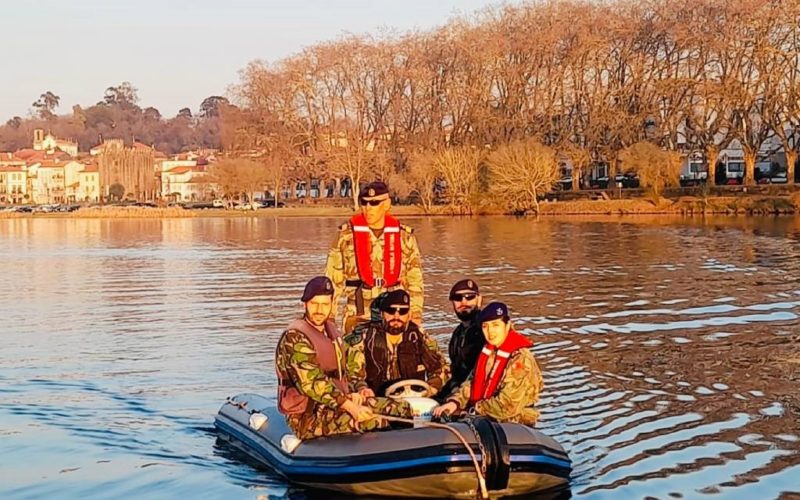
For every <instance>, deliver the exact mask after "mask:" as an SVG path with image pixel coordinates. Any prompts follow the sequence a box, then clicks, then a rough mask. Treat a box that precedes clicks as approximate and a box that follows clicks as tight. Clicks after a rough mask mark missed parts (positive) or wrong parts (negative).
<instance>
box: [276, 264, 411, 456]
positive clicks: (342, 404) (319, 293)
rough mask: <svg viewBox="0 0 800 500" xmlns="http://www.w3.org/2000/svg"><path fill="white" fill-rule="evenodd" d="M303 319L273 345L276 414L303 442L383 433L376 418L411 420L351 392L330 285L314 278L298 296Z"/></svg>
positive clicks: (396, 405) (395, 404)
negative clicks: (323, 437) (278, 410)
mask: <svg viewBox="0 0 800 500" xmlns="http://www.w3.org/2000/svg"><path fill="white" fill-rule="evenodd" d="M301 300H302V302H303V303H304V304H305V314H304V315H303V318H302V319H298V320H295V321H294V322H292V323H291V324H290V325H289V327H288V328H287V330H286V331H285V332H284V333H283V335H282V336H281V338H280V340H279V341H278V347H277V351H276V353H275V366H276V369H277V372H278V408H279V409H280V411H281V413H283V414H284V415H285V416H286V421H287V424H288V425H289V427H290V428H291V429H292V431H293V432H294V433H295V435H296V436H297V437H298V438H300V439H301V440H302V439H311V438H315V437H320V436H330V435H334V434H344V433H349V432H357V431H368V430H374V429H378V428H382V427H386V426H387V423H386V421H385V420H383V419H381V418H380V415H381V414H383V415H390V416H395V417H403V418H410V417H411V416H412V413H411V408H410V407H409V406H408V404H407V403H405V402H404V401H394V400H390V399H386V398H375V397H367V396H368V393H366V391H362V392H356V391H353V390H351V389H353V384H352V383H351V379H350V378H349V377H348V372H347V370H346V366H345V360H346V355H347V353H346V344H345V343H344V342H343V341H342V336H341V334H340V333H339V330H338V329H337V328H336V325H335V323H334V322H333V320H332V319H331V311H332V309H333V284H332V283H331V281H330V280H329V279H328V278H326V277H324V276H317V277H315V278H313V279H312V280H311V281H309V282H308V284H307V285H306V287H305V290H304V291H303V297H302V299H301Z"/></svg>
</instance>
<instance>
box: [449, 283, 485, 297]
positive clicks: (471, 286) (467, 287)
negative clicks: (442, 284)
mask: <svg viewBox="0 0 800 500" xmlns="http://www.w3.org/2000/svg"><path fill="white" fill-rule="evenodd" d="M464 292H467V293H470V292H471V293H478V294H479V293H481V292H480V291H478V284H477V283H475V281H474V280H469V279H467V280H461V281H459V282H457V283H456V284H455V285H453V288H451V289H450V300H456V299H458V297H456V295H457V294H459V293H464Z"/></svg>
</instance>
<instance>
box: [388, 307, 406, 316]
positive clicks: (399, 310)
mask: <svg viewBox="0 0 800 500" xmlns="http://www.w3.org/2000/svg"><path fill="white" fill-rule="evenodd" d="M408 310H409V308H408V307H394V306H392V307H387V308H386V309H384V310H383V312H385V313H386V314H389V315H392V316H394V315H395V314H399V315H400V316H405V315H406V314H408Z"/></svg>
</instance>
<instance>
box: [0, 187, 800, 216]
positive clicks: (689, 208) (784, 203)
mask: <svg viewBox="0 0 800 500" xmlns="http://www.w3.org/2000/svg"><path fill="white" fill-rule="evenodd" d="M798 211H800V193H795V194H794V195H792V196H761V195H752V196H714V197H702V198H700V197H689V196H684V197H680V198H677V199H667V198H660V199H658V200H649V199H645V198H636V199H623V200H573V201H552V202H542V203H541V204H540V215H542V216H569V215H576V216H577V215H581V216H583V215H615V216H617V215H701V214H705V215H785V214H796V213H798ZM392 212H393V213H394V214H395V215H398V216H426V215H427V216H451V215H459V214H453V211H452V210H451V209H450V208H449V207H446V206H436V207H434V209H433V210H432V211H431V212H427V213H426V212H425V211H424V210H423V209H422V207H420V206H417V205H397V206H394V207H393V208H392ZM352 214H353V210H352V208H350V207H330V206H314V205H306V206H295V207H284V208H265V209H260V210H256V211H239V210H224V209H210V210H185V209H182V208H177V207H171V208H146V207H96V208H82V209H80V210H77V211H75V212H67V213H62V212H54V213H17V212H0V219H3V218H6V219H7V218H88V219H98V218H101V219H127V218H178V217H180V218H183V217H336V218H347V217H349V216H350V215H352ZM476 215H502V210H499V209H492V208H491V207H485V208H482V209H481V210H479V211H478V212H477V214H476Z"/></svg>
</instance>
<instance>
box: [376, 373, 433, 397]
mask: <svg viewBox="0 0 800 500" xmlns="http://www.w3.org/2000/svg"><path fill="white" fill-rule="evenodd" d="M415 389H416V390H415ZM435 392H436V391H434V389H433V387H431V386H430V385H429V384H428V383H427V382H425V381H424V380H419V379H415V378H410V379H406V380H398V381H397V382H395V383H394V384H392V385H390V386H389V387H387V388H386V392H385V394H386V397H387V398H391V399H402V398H407V397H423V398H429V397H431V396H432V395H433V394H434V393H435Z"/></svg>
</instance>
